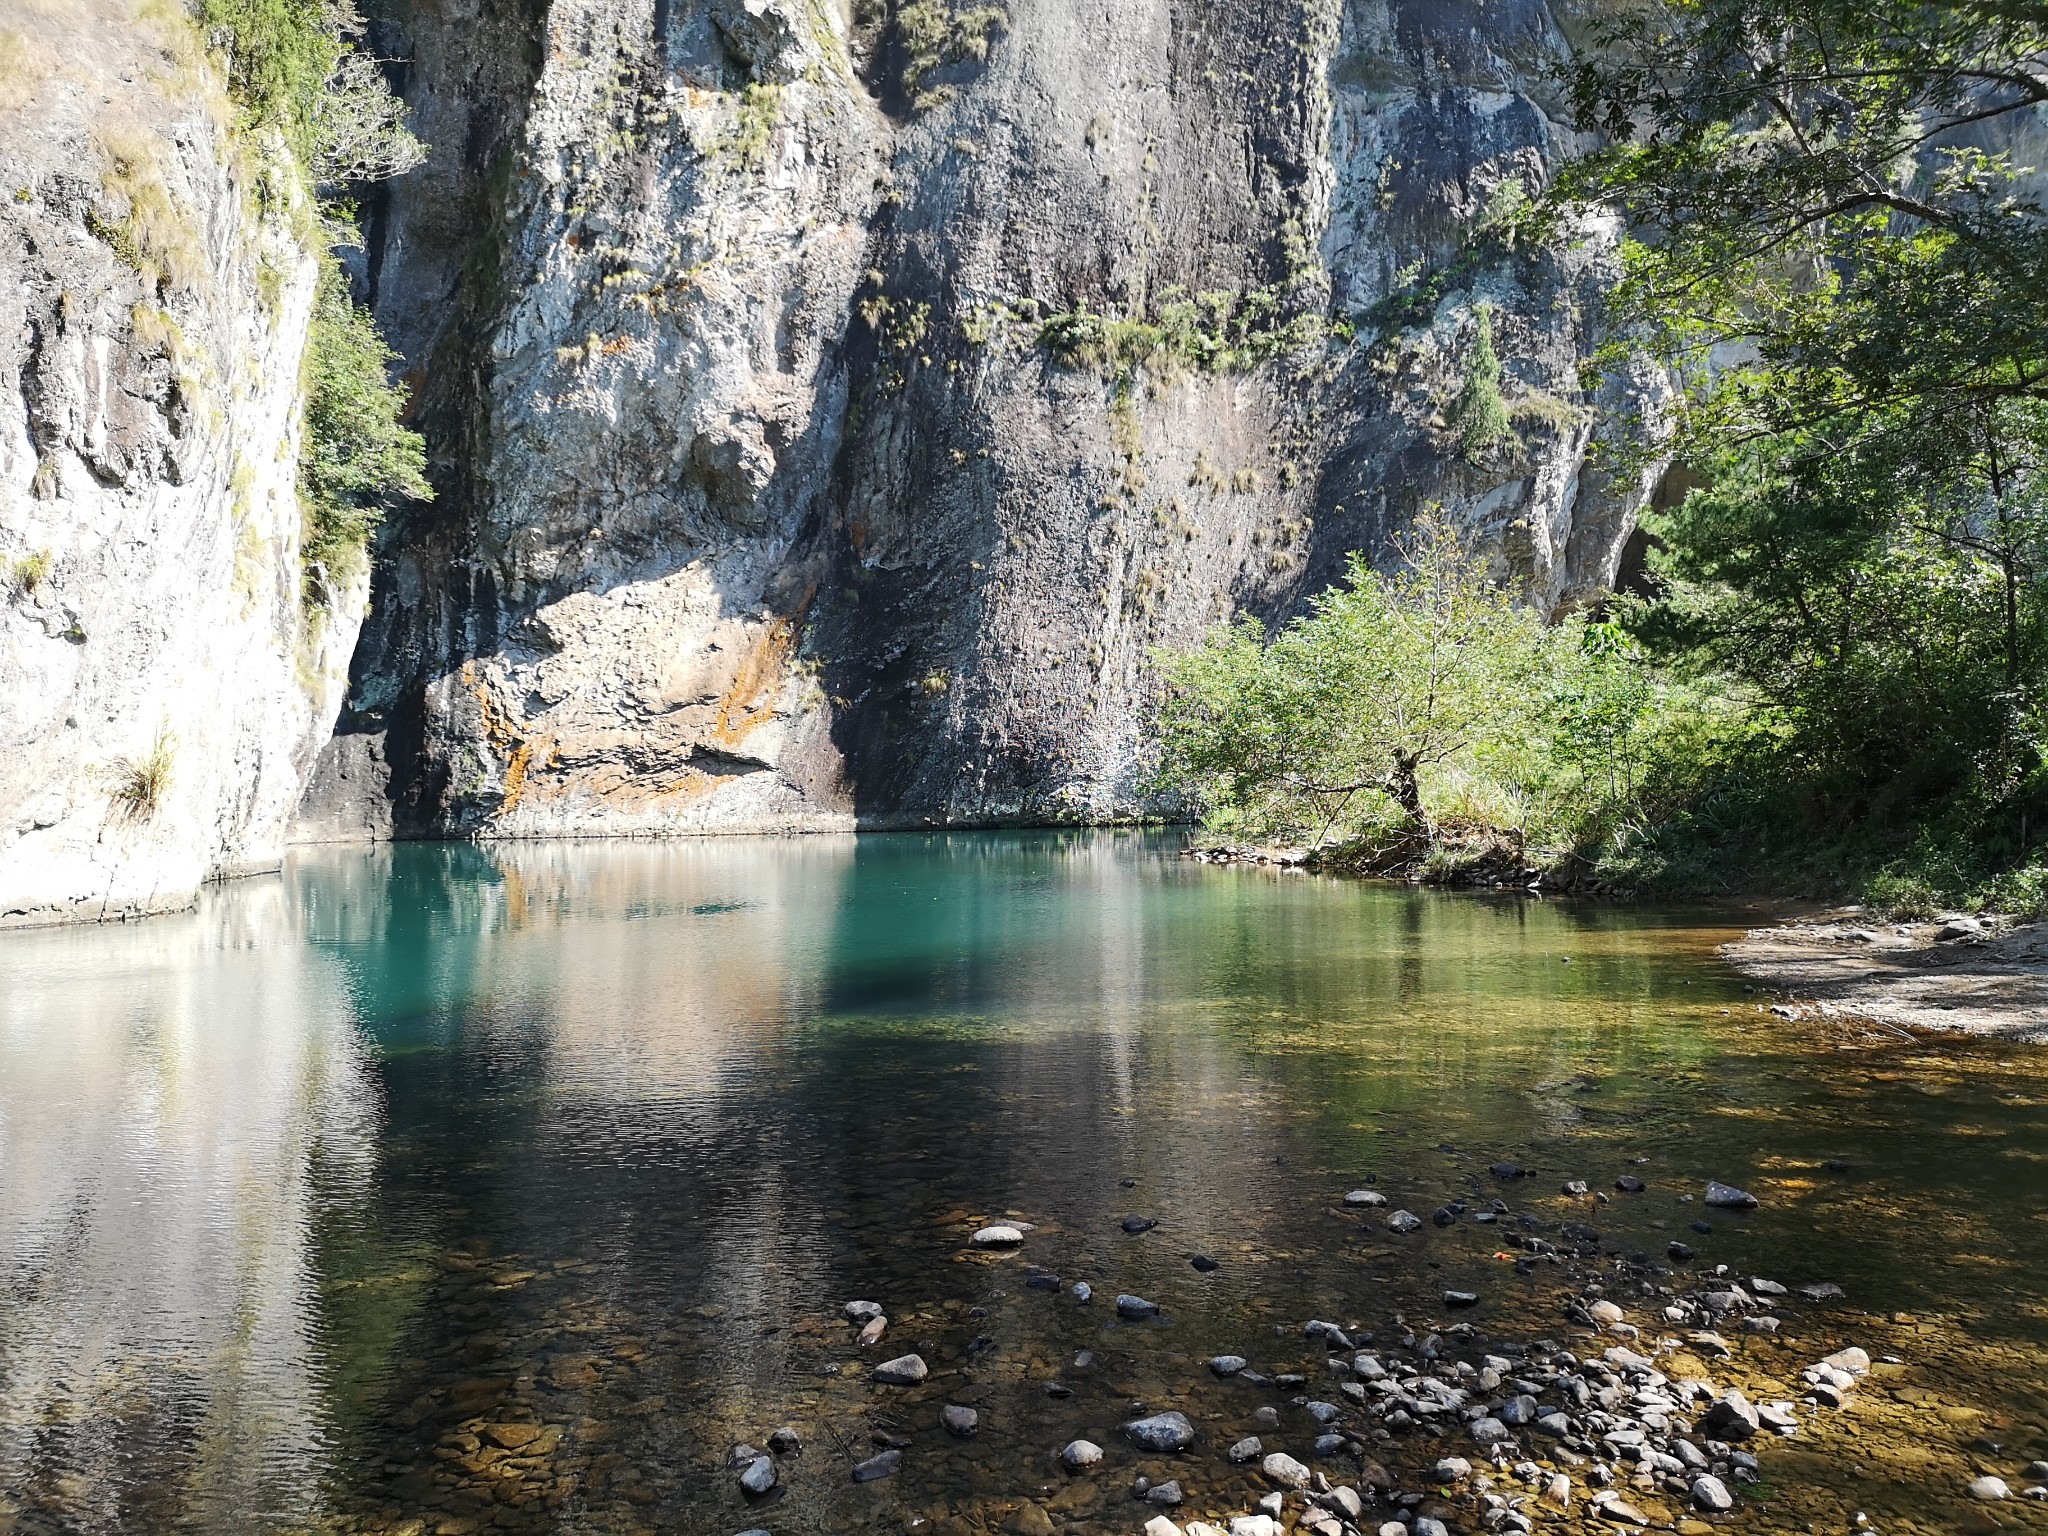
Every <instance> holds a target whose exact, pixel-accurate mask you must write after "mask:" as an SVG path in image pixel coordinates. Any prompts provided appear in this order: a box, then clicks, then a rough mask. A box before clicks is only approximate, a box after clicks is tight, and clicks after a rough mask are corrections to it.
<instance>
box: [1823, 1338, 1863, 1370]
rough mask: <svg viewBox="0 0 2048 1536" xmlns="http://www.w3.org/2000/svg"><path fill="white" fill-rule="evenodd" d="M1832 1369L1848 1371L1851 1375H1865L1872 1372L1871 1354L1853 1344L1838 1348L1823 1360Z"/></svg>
mask: <svg viewBox="0 0 2048 1536" xmlns="http://www.w3.org/2000/svg"><path fill="white" fill-rule="evenodd" d="M1821 1364H1822V1365H1824V1366H1826V1367H1827V1368H1828V1369H1829V1370H1831V1371H1847V1372H1848V1373H1849V1374H1850V1375H1851V1376H1865V1375H1868V1374H1869V1372H1870V1356H1869V1355H1868V1354H1867V1353H1866V1352H1864V1351H1863V1350H1860V1349H1858V1348H1857V1347H1856V1346H1855V1345H1854V1344H1851V1345H1850V1346H1848V1348H1846V1349H1838V1350H1836V1351H1835V1352H1834V1353H1833V1354H1832V1355H1829V1356H1827V1357H1826V1358H1825V1359H1823V1360H1822V1361H1821Z"/></svg>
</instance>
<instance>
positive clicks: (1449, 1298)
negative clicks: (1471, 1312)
mask: <svg viewBox="0 0 2048 1536" xmlns="http://www.w3.org/2000/svg"><path fill="white" fill-rule="evenodd" d="M1444 1305H1445V1306H1447V1307H1476V1306H1478V1305H1479V1296H1478V1294H1477V1293H1476V1292H1474V1291H1445V1292H1444Z"/></svg>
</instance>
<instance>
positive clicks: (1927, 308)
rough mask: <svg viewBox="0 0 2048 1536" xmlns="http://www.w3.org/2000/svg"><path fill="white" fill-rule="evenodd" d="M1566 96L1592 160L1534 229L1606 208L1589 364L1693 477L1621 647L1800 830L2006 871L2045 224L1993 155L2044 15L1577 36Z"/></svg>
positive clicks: (2023, 654) (1714, 24)
mask: <svg viewBox="0 0 2048 1536" xmlns="http://www.w3.org/2000/svg"><path fill="white" fill-rule="evenodd" d="M1568 83H1569V87H1570V96H1571V99H1572V102H1573V105H1574V108H1575V112H1576V116H1577V118H1578V123H1579V126H1581V127H1582V128H1585V129H1588V130H1593V131H1596V132H1599V133H1601V134H1603V135H1605V137H1606V140H1607V143H1606V146H1605V147H1604V148H1602V149H1600V150H1599V151H1597V152H1596V153H1594V154H1592V155H1590V156H1588V157H1586V158H1585V159H1583V160H1581V161H1579V162H1577V163H1576V164H1574V165H1572V166H1570V167H1568V168H1567V169H1566V170H1565V171H1564V173H1563V174H1562V175H1561V176H1560V178H1559V181H1558V183H1557V185H1556V186H1555V187H1554V188H1553V191H1552V194H1551V196H1550V198H1549V199H1548V201H1547V203H1546V204H1545V205H1544V207H1545V210H1546V212H1545V215H1544V216H1546V217H1550V218H1553V219H1557V218H1560V216H1562V218H1561V223H1559V224H1553V225H1552V226H1551V227H1552V232H1553V233H1556V232H1557V231H1558V230H1559V229H1560V228H1563V229H1569V228H1571V227H1573V221H1574V220H1576V219H1577V218H1578V217H1580V216H1583V215H1584V214H1586V213H1587V212H1589V211H1590V210H1592V209H1594V208H1595V207H1600V206H1612V207H1618V208H1619V210H1620V211H1621V213H1622V214H1623V216H1624V219H1625V222H1626V226H1627V228H1628V229H1629V231H1630V237H1629V239H1628V240H1627V241H1626V243H1625V245H1624V250H1623V269H1622V271H1623V275H1622V280H1621V283H1620V285H1619V287H1618V288H1617V290H1616V291H1615V293H1614V294H1613V296H1612V304H1613V309H1614V313H1615V316H1616V317H1617V318H1618V320H1619V321H1620V322H1621V324H1620V326H1619V328H1618V340H1617V341H1616V343H1615V344H1614V346H1613V347H1612V348H1611V349H1610V358H1609V360H1610V361H1618V360H1619V355H1620V354H1622V353H1627V352H1632V351H1636V350H1639V349H1640V350H1647V351H1648V352H1650V353H1651V354H1652V355H1653V356H1655V357H1656V358H1658V359H1661V360H1662V361H1663V362H1665V363H1666V364H1668V365H1669V366H1670V367H1671V368H1672V370H1673V371H1674V373H1675V375H1676V376H1677V377H1678V379H1679V380H1680V381H1681V383H1682V385H1683V386H1684V388H1683V391H1682V394H1681V396H1680V397H1679V399H1678V400H1677V402H1676V403H1675V405H1674V409H1673V412H1672V418H1671V420H1670V422H1669V423H1668V425H1669V427H1670V433H1669V435H1668V437H1666V438H1665V439H1664V440H1663V441H1662V444H1661V446H1662V448H1664V449H1666V450H1669V451H1673V452H1675V453H1676V454H1677V455H1678V456H1679V457H1680V458H1681V459H1682V460H1683V461H1685V462H1686V463H1687V465H1688V466H1689V467H1690V468H1692V469H1693V470H1694V471H1696V472H1697V473H1698V474H1699V476H1700V477H1701V478H1702V479H1703V480H1704V481H1705V484H1706V489H1704V490H1702V491H1695V492H1694V493H1693V494H1692V495H1691V496H1689V497H1688V498H1686V499H1685V500H1684V501H1683V502H1682V503H1681V504H1680V505H1679V506H1678V507H1677V508H1675V509H1674V510H1672V511H1670V512H1668V513H1666V514H1665V515H1663V516H1661V517H1658V518H1652V519H1650V520H1649V521H1650V523H1651V526H1652V529H1653V531H1654V532H1655V533H1656V534H1657V535H1658V537H1659V540H1660V541H1661V544H1662V546H1663V548H1662V552H1661V554H1660V555H1659V556H1658V557H1657V559H1656V562H1655V565H1656V570H1657V573H1658V575H1659V577H1660V578H1661V580H1662V582H1663V585H1664V596H1663V598H1662V600H1661V601H1658V602H1654V603H1650V604H1647V605H1643V606H1640V607H1639V608H1637V610H1636V611H1635V612H1634V613H1633V615H1632V619H1631V622H1632V624H1633V626H1634V628H1635V629H1636V631H1637V633H1639V634H1640V635H1641V636H1642V637H1643V639H1644V640H1645V641H1646V642H1647V643H1649V644H1651V645H1652V646H1653V647H1654V648H1655V649H1656V650H1657V651H1658V652H1659V653H1660V654H1661V655H1663V656H1664V657H1665V658H1666V659H1667V660H1669V661H1671V662H1672V663H1673V664H1675V665H1679V666H1681V667H1684V668H1688V669H1691V670H1693V671H1695V672H1697V673H1699V674H1701V675H1703V676H1704V675H1709V674H1713V675H1718V676H1720V677H1723V678H1725V679H1728V680H1729V681H1730V683H1731V685H1732V686H1734V687H1735V688H1736V689H1737V690H1738V692H1739V693H1740V695H1741V696H1743V697H1746V698H1749V699H1750V700H1752V701H1753V702H1754V704H1755V705H1756V706H1757V707H1759V708H1762V709H1765V710H1767V711H1768V712H1769V713H1770V714H1771V717H1772V718H1773V719H1774V720H1775V721H1778V722H1781V723H1782V725H1783V727H1784V729H1783V730H1778V729H1775V728H1774V729H1772V730H1768V731H1764V732H1760V733H1757V734H1755V735H1754V736H1752V737H1751V738H1750V739H1751V740H1752V742H1753V743H1755V744H1757V750H1761V751H1767V752H1768V754H1769V756H1770V761H1769V763H1768V764H1767V765H1764V766H1765V767H1766V768H1767V770H1768V772H1769V773H1771V774H1774V775H1778V776H1779V777H1780V778H1781V779H1782V780H1783V781H1784V782H1786V783H1787V784H1791V783H1794V782H1796V783H1797V784H1798V785H1799V786H1800V788H1799V794H1800V796H1802V797H1807V800H1808V803H1810V804H1811V805H1812V806H1814V807H1815V808H1817V810H1818V812H1819V814H1817V815H1809V816H1806V817H1804V818H1803V824H1804V825H1805V826H1807V827H1808V828H1809V829H1816V830H1817V829H1821V828H1823V827H1825V828H1827V830H1828V832H1829V835H1834V833H1835V832H1836V831H1838V830H1839V828H1840V826H1842V825H1846V824H1850V823H1854V824H1858V825H1861V826H1864V827H1865V828H1871V827H1880V826H1886V825H1889V826H1892V827H1893V828H1894V829H1895V830H1896V833H1897V836H1896V837H1895V838H1894V841H1895V842H1897V841H1900V840H1902V839H1908V838H1910V837H1911V836H1912V835H1913V830H1912V829H1913V828H1914V827H1916V826H1924V825H1926V824H1928V823H1929V819H1930V818H1934V819H1941V818H1947V819H1948V821H1949V822H1950V823H1952V824H1954V825H1958V826H1960V825H1963V824H1964V823H1968V824H1969V827H1970V829H1969V830H1968V831H1967V832H1966V833H1964V834H1962V835H1965V836H1966V837H1967V838H1970V839H1974V840H1975V841H1976V843H1977V845H1978V847H1979V849H1980V851H1983V852H1985V853H1986V854H1987V856H1990V857H1993V858H1994V859H1996V858H2006V859H2010V858H2014V857H2018V856H2020V855H2021V854H2022V853H2023V852H2024V845H2025V841H2026V839H2025V836H2024V835H2021V836H2019V837H2017V838H2014V837H2013V836H2012V835H2011V833H2012V832H2013V831H2016V830H2017V829H2018V828H2020V827H2024V826H2025V825H2026V824H2027V821H2028V817H2029V813H2030V810H2031V811H2032V816H2033V821H2034V824H2035V825H2038V821H2039V814H2040V807H2039V805H2038V804H2037V802H2040V801H2041V800H2042V796H2043V793H2044V791H2048V785H2044V784H2043V782H2042V772H2041V754H2040V733H2039V731H2038V730H2037V729H2036V728H2035V726H2034V724H2033V722H2035V721H2037V720H2038V719H2039V718H2040V715H2041V699H2042V696H2043V683H2044V674H2048V644H2044V627H2048V590H2044V578H2048V558H2044V556H2048V486H2044V482H2043V479H2042V477H2043V474H2044V470H2048V453H2044V448H2048V414H2044V413H2048V312H2044V310H2043V308H2042V306H2041V305H2040V304H2039V302H2038V294H2039V293H2040V292H2041V291H2042V281H2043V279H2044V278H2048V215H2044V213H2043V211H2042V209H2041V208H2040V206H2039V205H2038V203H2037V202H2036V201H2035V199H2034V196H2033V194H2032V192H2031V191H2030V189H2029V184H2028V182H2027V181H2026V179H2025V177H2024V175H2023V172H2022V168H2021V167H2018V166H2016V165H2015V164H2014V163H2013V161H2012V158H2011V155H2010V154H2009V153H2008V152H2007V151H2006V150H2005V149H2004V148H2002V147H2001V146H2002V145H2003V144H2005V143H2007V142H2011V141H2012V140H2013V138H2014V137H2015V136H2016V135H2017V134H2020V133H2023V132H2025V131H2027V130H2028V129H2029V128H2030V127H2031V126H2032V120H2033V119H2034V118H2035V117H2038V113H2039V109H2040V107H2041V106H2042V105H2043V104H2044V103H2048V11H2044V10H2043V9H2042V8H2041V7H2039V6H2036V5H2003V4H1995V3H1988V0H1986V3H1977V0H1928V3H1914V4H1907V3H1892V0H1881V3H1877V4H1869V3H1849V0H1818V3H1809V0H1799V3H1796V4H1794V3H1789V0H1677V3H1672V4H1665V5H1659V6H1653V7H1644V8H1634V9H1630V10H1629V11H1627V12H1624V13H1622V14H1621V15H1619V16H1617V17H1615V18H1614V19H1611V20H1609V21H1607V22H1605V23H1603V24H1601V25H1600V26H1599V27H1598V28H1596V29H1595V33H1594V35H1593V36H1592V37H1591V38H1590V39H1589V40H1588V43H1587V46H1586V47H1585V49H1584V50H1583V51H1582V52H1581V53H1580V54H1579V55H1578V57H1577V59H1576V61H1575V63H1574V65H1573V67H1572V68H1571V70H1570V72H1569V78H1568ZM1748 767H1749V769H1750V770H1752V771H1754V770H1756V769H1757V768H1758V767H1759V765H1758V764H1757V763H1755V762H1751V763H1750V764H1749V765H1748ZM2001 828H2002V829H2006V830H1999V829H2001ZM2001 850H2002V851H2001Z"/></svg>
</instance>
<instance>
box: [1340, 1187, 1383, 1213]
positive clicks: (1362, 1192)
mask: <svg viewBox="0 0 2048 1536" xmlns="http://www.w3.org/2000/svg"><path fill="white" fill-rule="evenodd" d="M1344 1203H1345V1204H1346V1205H1356V1206H1363V1207H1365V1208H1366V1209H1367V1210H1376V1209H1378V1208H1379V1207H1380V1206H1383V1205H1385V1204H1386V1203H1387V1197H1386V1196H1385V1195H1383V1194H1381V1193H1380V1192H1379V1191H1378V1190H1376V1189H1354V1190H1352V1191H1351V1193H1349V1194H1348V1195H1346V1196H1345V1197H1344Z"/></svg>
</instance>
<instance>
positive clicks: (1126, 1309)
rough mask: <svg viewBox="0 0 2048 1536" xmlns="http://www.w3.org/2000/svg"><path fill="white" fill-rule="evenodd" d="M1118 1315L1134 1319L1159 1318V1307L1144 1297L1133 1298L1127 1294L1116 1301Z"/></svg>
mask: <svg viewBox="0 0 2048 1536" xmlns="http://www.w3.org/2000/svg"><path fill="white" fill-rule="evenodd" d="M1116 1315H1117V1316H1118V1317H1128V1318H1134V1319H1135V1318H1145V1317H1157V1316H1158V1315H1159V1307H1158V1305H1157V1304H1156V1303H1154V1302H1150V1301H1147V1300H1146V1299H1145V1298H1144V1297H1142V1296H1133V1295H1130V1294H1129V1293H1128V1292H1126V1293H1125V1294H1123V1295H1121V1296H1119V1297H1117V1299H1116Z"/></svg>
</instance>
